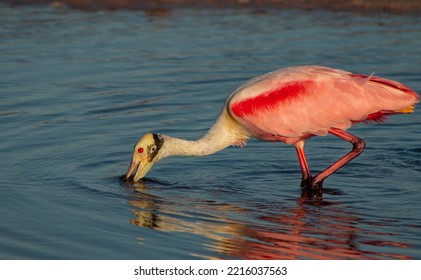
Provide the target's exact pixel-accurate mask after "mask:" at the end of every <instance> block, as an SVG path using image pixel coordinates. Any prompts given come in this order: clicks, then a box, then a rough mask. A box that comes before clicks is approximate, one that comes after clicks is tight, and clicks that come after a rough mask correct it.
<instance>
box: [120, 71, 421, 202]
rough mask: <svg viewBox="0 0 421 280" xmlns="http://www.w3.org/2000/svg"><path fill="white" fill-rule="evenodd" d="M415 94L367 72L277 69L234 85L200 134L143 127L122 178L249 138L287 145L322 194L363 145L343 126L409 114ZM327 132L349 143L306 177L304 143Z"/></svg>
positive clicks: (308, 188)
mask: <svg viewBox="0 0 421 280" xmlns="http://www.w3.org/2000/svg"><path fill="white" fill-rule="evenodd" d="M418 101H419V96H418V94H417V93H416V92H414V91H413V90H411V89H410V88H408V87H407V86H405V85H403V84H401V83H399V82H396V81H392V80H388V79H384V78H380V77H376V76H373V75H361V74H353V73H350V72H346V71H343V70H338V69H332V68H328V67H322V66H298V67H289V68H285V69H279V70H276V71H273V72H270V73H267V74H264V75H262V76H258V77H255V78H253V79H251V80H249V81H248V82H246V83H244V84H243V85H241V86H240V87H239V88H237V89H236V90H234V92H232V93H231V95H229V97H228V98H227V100H226V102H225V104H224V106H223V108H222V111H221V113H220V115H219V117H218V119H217V120H216V122H215V123H214V125H213V126H212V127H211V128H210V129H209V131H208V132H207V134H206V135H204V136H203V137H202V138H201V139H199V140H196V141H188V140H183V139H178V138H174V137H170V136H166V135H160V134H154V133H146V134H145V135H144V136H143V137H141V138H140V140H139V141H138V142H137V143H136V145H135V146H134V153H133V157H132V161H131V164H130V167H129V170H128V172H127V174H126V178H127V179H129V178H131V177H132V178H133V180H134V181H139V180H141V179H142V178H143V177H145V175H146V174H147V173H148V171H149V170H150V169H151V167H152V165H153V164H154V163H156V162H158V161H160V160H161V159H163V158H166V157H168V156H205V155H210V154H213V153H215V152H218V151H220V150H222V149H224V148H226V147H228V146H230V145H238V146H241V147H243V146H244V145H245V144H246V142H247V140H248V139H249V138H250V137H254V138H257V139H260V140H263V141H276V142H284V143H286V144H291V145H294V146H295V149H296V152H297V156H298V160H299V163H300V166H301V171H302V181H301V186H302V187H303V196H307V197H309V198H317V197H321V196H322V183H323V181H324V180H325V179H326V178H327V177H328V176H330V175H331V174H332V173H334V172H335V171H336V170H338V169H339V168H341V167H342V166H344V165H345V164H346V163H348V162H349V161H351V160H352V159H354V158H355V157H357V156H358V155H360V154H361V152H362V151H363V149H364V148H365V142H364V141H363V140H362V139H360V138H358V137H356V136H354V135H352V134H350V133H348V132H346V131H345V130H346V129H348V128H350V127H351V126H352V125H353V124H355V123H359V122H367V121H382V120H384V118H385V117H386V116H388V115H393V114H399V113H412V112H413V111H414V107H415V103H417V102H418ZM329 133H330V134H332V135H335V136H337V137H339V138H341V139H343V140H345V141H348V142H350V143H351V144H352V146H353V148H352V150H351V151H350V152H349V153H347V154H346V155H344V156H343V157H341V158H340V159H339V160H337V161H336V162H334V163H333V164H332V165H330V166H329V167H328V168H326V169H325V170H323V171H321V172H320V173H318V174H317V175H315V176H312V175H311V173H310V169H309V167H308V164H307V160H306V155H305V152H304V142H305V140H307V139H308V138H310V137H313V136H326V135H327V134H329Z"/></svg>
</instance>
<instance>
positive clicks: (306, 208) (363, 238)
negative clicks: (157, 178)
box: [129, 181, 410, 259]
mask: <svg viewBox="0 0 421 280" xmlns="http://www.w3.org/2000/svg"><path fill="white" fill-rule="evenodd" d="M148 182H149V183H151V182H150V181H146V182H140V183H135V184H133V185H130V188H133V189H132V192H131V194H130V195H131V199H130V202H129V203H130V205H131V206H133V212H134V218H133V219H132V220H131V223H132V224H134V225H137V226H139V227H143V228H150V229H153V230H159V231H162V232H186V233H194V234H197V235H200V236H203V237H205V238H207V240H209V241H208V242H209V244H204V246H205V247H207V248H208V249H210V250H211V251H214V252H215V253H217V254H215V255H220V256H221V257H220V258H224V259H225V258H233V259H410V257H408V256H405V255H401V254H392V253H387V252H388V251H393V250H391V249H390V248H392V249H395V251H396V248H399V247H400V248H407V247H408V244H405V243H398V242H388V241H384V240H383V239H384V238H385V236H384V234H378V233H377V234H376V233H374V232H364V231H363V230H362V229H361V225H362V223H364V222H363V221H362V220H361V219H360V218H358V217H357V216H356V215H353V214H352V213H350V212H349V210H344V209H342V208H341V205H340V204H325V205H311V204H307V203H302V202H301V201H298V202H297V203H296V205H295V206H294V207H292V208H290V209H278V210H277V211H278V213H277V214H270V215H268V214H267V213H266V212H264V214H262V215H261V216H258V221H254V222H250V217H246V218H244V220H247V221H241V217H242V216H245V214H247V216H252V215H251V213H256V212H259V211H261V210H259V209H256V210H251V209H244V208H240V207H236V206H234V205H229V204H218V203H215V202H214V201H202V200H200V199H192V198H191V197H189V198H186V197H181V198H180V197H177V198H174V197H158V196H155V195H152V194H149V192H148V187H147V185H148ZM153 183H156V182H153ZM158 183H159V182H158ZM159 184H160V183H159ZM151 185H153V184H151ZM180 200H181V201H180ZM233 216H235V218H233ZM239 217H240V218H239ZM377 226H382V225H380V224H378V225H377ZM367 236H368V237H367ZM376 238H378V239H376ZM145 242H147V240H145ZM362 247H365V248H367V247H369V249H364V248H362ZM387 247H389V250H388V248H387ZM373 248H374V251H373V250H372V249H373ZM201 257H204V258H215V257H214V256H201Z"/></svg>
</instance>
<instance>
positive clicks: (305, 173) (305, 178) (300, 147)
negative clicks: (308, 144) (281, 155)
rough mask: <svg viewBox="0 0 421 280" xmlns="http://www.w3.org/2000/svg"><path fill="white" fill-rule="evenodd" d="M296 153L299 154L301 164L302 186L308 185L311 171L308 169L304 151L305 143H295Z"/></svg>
mask: <svg viewBox="0 0 421 280" xmlns="http://www.w3.org/2000/svg"><path fill="white" fill-rule="evenodd" d="M295 151H296V152H297V156H298V161H299V162H300V167H301V172H302V177H301V186H304V185H306V184H307V183H308V182H309V180H310V179H311V173H310V169H309V168H308V163H307V158H306V153H305V151H304V141H299V142H297V143H295Z"/></svg>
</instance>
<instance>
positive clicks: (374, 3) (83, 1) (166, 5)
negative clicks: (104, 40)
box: [3, 0, 421, 14]
mask: <svg viewBox="0 0 421 280" xmlns="http://www.w3.org/2000/svg"><path fill="white" fill-rule="evenodd" d="M3 2H6V3H10V4H12V5H27V4H47V5H51V6H52V7H55V8H65V7H68V8H75V9H83V10H101V9H108V10H114V9H129V10H145V11H149V12H151V13H157V14H160V13H163V14H165V13H167V12H169V11H171V10H172V9H177V8H252V9H257V10H265V9H271V8H279V9H305V10H317V9H326V10H334V11H354V12H389V13H412V14H420V13H421V1H419V0H155V1H142V0H58V1H54V0H6V1H3Z"/></svg>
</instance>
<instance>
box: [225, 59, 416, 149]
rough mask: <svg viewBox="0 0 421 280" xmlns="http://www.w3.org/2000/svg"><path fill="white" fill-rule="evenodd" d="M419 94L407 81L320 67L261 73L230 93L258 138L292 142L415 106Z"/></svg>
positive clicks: (231, 103)
mask: <svg viewBox="0 0 421 280" xmlns="http://www.w3.org/2000/svg"><path fill="white" fill-rule="evenodd" d="M418 100H419V96H418V95H417V94H416V93H415V92H414V91H413V90H411V89H409V88H408V87H406V86H405V85H403V84H400V83H398V82H395V81H391V80H387V79H382V78H379V77H375V76H366V75H359V74H352V73H350V72H346V71H342V70H337V69H331V68H327V67H321V66H301V67H291V68H286V69H281V70H277V71H274V72H271V73H268V74H266V75H263V76H260V77H256V78H254V79H252V80H250V81H249V82H246V83H245V84H244V85H242V86H241V87H239V88H238V89H237V90H235V91H234V92H233V93H232V94H231V96H230V97H229V98H228V103H227V105H228V110H229V111H230V113H231V115H232V116H233V117H234V118H235V119H236V120H237V121H238V122H239V123H240V124H242V125H243V126H245V127H246V128H247V129H248V131H249V132H250V133H251V134H252V135H253V136H254V137H256V138H259V139H262V140H266V141H283V142H285V143H288V144H292V143H295V142H296V141H299V140H301V139H305V138H308V137H310V136H313V135H326V134H327V133H328V130H329V129H330V128H332V127H334V128H339V129H343V130H346V129H347V128H349V127H351V125H352V124H353V123H355V122H361V121H367V120H382V119H383V118H384V117H385V115H388V114H395V113H407V112H410V111H411V110H413V105H414V104H415V103H416V102H418Z"/></svg>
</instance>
